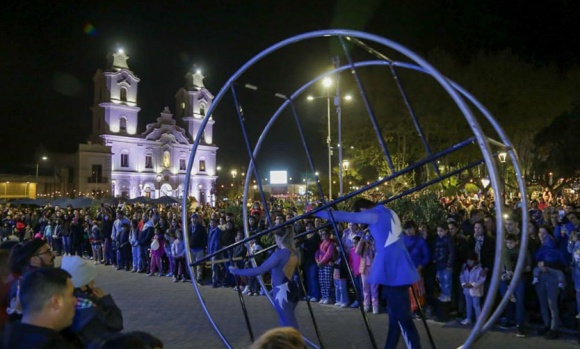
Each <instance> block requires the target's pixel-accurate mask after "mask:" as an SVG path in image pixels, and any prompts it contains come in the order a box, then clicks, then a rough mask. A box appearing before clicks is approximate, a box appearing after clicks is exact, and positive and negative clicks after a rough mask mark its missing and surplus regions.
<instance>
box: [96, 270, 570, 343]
mask: <svg viewBox="0 0 580 349" xmlns="http://www.w3.org/2000/svg"><path fill="white" fill-rule="evenodd" d="M98 271H99V275H98V277H97V285H98V286H100V287H102V288H103V289H104V290H105V291H107V292H109V293H111V294H112V295H113V297H114V299H115V301H116V302H117V304H118V305H119V307H120V308H121V309H122V310H123V317H124V321H125V329H126V330H142V331H147V332H150V333H152V334H154V335H156V336H157V337H159V338H160V339H161V340H162V341H163V343H164V344H165V348H169V349H182V348H183V349H185V348H225V346H224V344H223V343H222V342H221V340H220V339H219V337H218V335H217V334H216V332H215V331H214V330H213V328H212V327H211V325H210V322H209V321H208V319H207V317H206V316H205V314H204V313H203V312H202V308H201V305H200V303H199V301H198V299H197V296H196V295H195V293H194V290H193V286H192V285H191V284H189V283H173V282H171V279H170V278H167V277H158V276H157V277H147V276H145V275H144V274H136V273H128V272H125V271H117V270H115V269H114V268H111V267H110V266H104V265H99V266H98ZM202 292H203V297H204V299H205V300H206V302H207V304H208V308H209V310H210V312H211V313H212V315H213V317H214V319H215V321H216V323H217V324H218V326H219V327H220V328H221V329H222V331H223V333H224V335H225V337H226V338H227V339H228V341H229V342H230V343H231V345H232V347H233V348H247V347H248V345H249V343H250V339H249V335H248V331H247V329H246V325H245V322H244V317H243V313H242V311H241V307H240V304H239V300H238V296H237V292H234V291H232V290H231V289H225V288H219V289H212V288H211V287H207V286H205V287H202ZM245 301H246V305H247V308H248V313H249V317H250V321H251V323H252V327H253V331H254V333H255V334H256V337H257V336H258V335H260V334H261V333H263V332H264V331H266V330H267V329H269V328H272V327H275V326H276V325H277V323H278V320H277V317H276V315H275V312H274V310H273V309H272V308H271V306H270V304H269V303H268V301H267V299H266V298H265V297H263V296H260V297H245ZM312 307H313V310H314V313H315V316H316V320H317V322H318V326H319V328H320V330H321V332H322V333H323V341H324V344H325V347H326V348H340V349H342V348H344V349H348V348H371V345H370V341H369V339H368V336H367V334H366V330H365V327H364V325H363V322H362V320H361V315H360V312H359V311H358V310H355V309H339V308H336V307H334V306H328V305H320V304H312ZM297 317H298V322H299V324H300V327H301V330H302V332H303V333H304V334H305V335H306V336H307V337H308V338H310V339H311V340H313V341H316V335H315V332H314V330H313V326H312V321H311V319H310V316H309V314H308V308H307V306H306V303H305V302H301V303H300V304H299V305H298V308H297ZM387 318H388V317H387V315H386V314H379V315H372V314H370V315H369V319H370V323H371V328H372V329H373V332H374V334H375V338H376V340H377V343H378V345H379V348H382V347H383V345H384V341H385V338H386V332H387V321H388V320H387ZM428 323H429V328H430V329H431V332H432V334H433V337H434V340H435V343H436V345H437V348H439V349H448V348H457V347H458V346H459V345H460V344H461V343H463V341H464V340H465V339H466V338H467V336H468V334H469V332H468V330H467V329H466V328H465V329H464V328H455V327H456V326H453V327H452V328H448V326H446V327H445V328H444V327H443V324H439V323H436V322H432V321H429V322H428ZM416 324H417V326H418V328H419V331H420V334H421V339H422V342H423V347H424V348H430V345H429V341H428V338H427V335H426V333H425V328H424V327H423V325H422V324H421V323H420V322H419V321H417V323H416ZM474 347H475V348H493V349H501V348H509V349H513V348H526V349H532V348H550V349H560V348H578V344H577V341H576V340H575V339H574V338H571V337H568V338H564V339H558V340H555V341H548V340H545V339H544V338H542V337H537V336H531V335H528V337H526V338H516V337H515V334H514V333H513V332H500V331H490V332H488V333H487V334H486V335H485V336H484V337H483V338H482V339H481V340H480V341H478V342H477V344H476V345H475V346H474ZM399 348H404V345H403V343H402V341H401V342H400V343H399Z"/></svg>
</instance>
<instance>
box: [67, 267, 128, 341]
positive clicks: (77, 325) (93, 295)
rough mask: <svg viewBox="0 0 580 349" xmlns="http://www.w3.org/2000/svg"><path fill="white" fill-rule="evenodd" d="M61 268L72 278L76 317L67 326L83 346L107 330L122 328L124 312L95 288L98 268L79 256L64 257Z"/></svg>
mask: <svg viewBox="0 0 580 349" xmlns="http://www.w3.org/2000/svg"><path fill="white" fill-rule="evenodd" d="M62 269H64V270H66V271H67V272H68V273H69V274H70V275H71V279H72V283H73V286H74V288H75V291H74V294H75V297H76V298H77V305H76V308H75V317H74V320H73V323H72V325H71V326H70V327H69V328H68V329H67V332H68V333H69V334H70V335H74V336H76V337H77V338H78V340H79V341H80V342H81V343H82V344H83V345H84V346H85V347H86V346H88V345H89V344H91V343H92V342H94V341H97V340H100V339H101V338H102V337H103V336H105V335H107V334H110V333H117V332H120V331H121V330H122V329H123V315H122V314H121V309H119V307H118V306H117V304H115V301H114V300H113V297H112V296H111V295H110V294H107V293H106V292H105V291H103V290H102V289H101V288H99V287H95V277H96V276H97V268H96V267H95V266H94V265H93V264H92V263H90V262H89V261H86V260H84V259H82V258H80V257H79V256H64V257H63V258H62Z"/></svg>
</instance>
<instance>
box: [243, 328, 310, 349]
mask: <svg viewBox="0 0 580 349" xmlns="http://www.w3.org/2000/svg"><path fill="white" fill-rule="evenodd" d="M303 348H306V343H304V339H303V338H302V335H301V334H300V332H298V330H296V329H294V328H292V327H279V328H274V329H271V330H269V331H267V332H266V333H264V334H263V335H261V336H260V337H259V338H258V339H257V340H256V341H255V342H254V343H253V344H252V345H251V346H250V348H249V349H303Z"/></svg>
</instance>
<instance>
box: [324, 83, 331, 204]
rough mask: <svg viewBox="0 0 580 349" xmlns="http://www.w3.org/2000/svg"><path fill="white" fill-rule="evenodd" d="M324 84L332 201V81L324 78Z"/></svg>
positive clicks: (329, 191)
mask: <svg viewBox="0 0 580 349" xmlns="http://www.w3.org/2000/svg"><path fill="white" fill-rule="evenodd" d="M322 84H323V85H324V87H325V88H326V111H327V113H326V115H327V121H328V136H327V137H326V145H327V146H328V200H329V201H331V200H332V146H331V145H330V141H331V139H330V86H331V85H332V80H331V79H330V78H324V80H322Z"/></svg>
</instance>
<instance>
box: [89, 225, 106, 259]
mask: <svg viewBox="0 0 580 349" xmlns="http://www.w3.org/2000/svg"><path fill="white" fill-rule="evenodd" d="M89 240H90V242H91V248H92V251H93V257H94V260H95V262H94V263H95V264H99V263H100V262H101V260H102V259H103V236H102V234H101V230H100V229H99V226H98V225H96V224H95V225H93V226H92V227H91V235H90V236H89Z"/></svg>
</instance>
